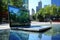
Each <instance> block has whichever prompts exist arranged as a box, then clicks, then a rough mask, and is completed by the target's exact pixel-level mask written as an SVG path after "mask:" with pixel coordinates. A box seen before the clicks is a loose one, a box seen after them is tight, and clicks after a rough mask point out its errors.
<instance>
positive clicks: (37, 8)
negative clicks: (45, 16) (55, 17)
mask: <svg viewBox="0 0 60 40" xmlns="http://www.w3.org/2000/svg"><path fill="white" fill-rule="evenodd" d="M41 8H42V2H41V1H40V2H39V3H38V6H37V7H36V12H37V11H39V10H40V9H41Z"/></svg>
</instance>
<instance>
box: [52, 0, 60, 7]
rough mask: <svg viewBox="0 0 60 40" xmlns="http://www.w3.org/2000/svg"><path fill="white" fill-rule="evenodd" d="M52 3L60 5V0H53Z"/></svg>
mask: <svg viewBox="0 0 60 40" xmlns="http://www.w3.org/2000/svg"><path fill="white" fill-rule="evenodd" d="M51 4H52V5H56V6H60V0H51Z"/></svg>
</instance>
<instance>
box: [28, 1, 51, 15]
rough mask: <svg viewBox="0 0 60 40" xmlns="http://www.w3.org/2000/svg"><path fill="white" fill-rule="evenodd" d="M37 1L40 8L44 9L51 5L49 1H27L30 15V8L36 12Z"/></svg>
mask: <svg viewBox="0 0 60 40" xmlns="http://www.w3.org/2000/svg"><path fill="white" fill-rule="evenodd" d="M39 1H42V7H44V5H51V0H29V10H30V14H31V9H32V8H33V9H34V10H35V11H36V6H38V2H39Z"/></svg>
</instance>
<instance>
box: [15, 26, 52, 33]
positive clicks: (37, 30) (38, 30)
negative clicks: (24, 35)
mask: <svg viewBox="0 0 60 40" xmlns="http://www.w3.org/2000/svg"><path fill="white" fill-rule="evenodd" d="M50 28H52V27H51V26H41V27H33V28H17V29H15V30H23V31H33V32H42V31H44V30H47V29H50Z"/></svg>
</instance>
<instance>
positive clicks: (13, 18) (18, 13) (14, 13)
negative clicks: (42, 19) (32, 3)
mask: <svg viewBox="0 0 60 40" xmlns="http://www.w3.org/2000/svg"><path fill="white" fill-rule="evenodd" d="M8 10H9V20H10V26H14V27H15V26H19V27H20V26H30V17H29V9H28V0H17V1H16V0H9V1H8Z"/></svg>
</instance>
